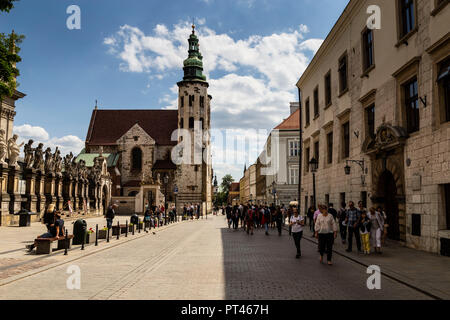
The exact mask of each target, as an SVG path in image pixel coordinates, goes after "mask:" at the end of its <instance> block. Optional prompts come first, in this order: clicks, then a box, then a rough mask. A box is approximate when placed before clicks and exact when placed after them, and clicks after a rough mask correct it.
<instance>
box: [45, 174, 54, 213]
mask: <svg viewBox="0 0 450 320" xmlns="http://www.w3.org/2000/svg"><path fill="white" fill-rule="evenodd" d="M55 181H56V176H55V174H54V173H49V174H47V176H46V177H45V185H44V193H45V198H46V205H49V204H50V203H53V204H55V206H56V196H55Z"/></svg>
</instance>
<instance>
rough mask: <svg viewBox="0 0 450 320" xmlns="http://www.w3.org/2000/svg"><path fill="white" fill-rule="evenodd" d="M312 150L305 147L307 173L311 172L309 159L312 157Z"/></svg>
mask: <svg viewBox="0 0 450 320" xmlns="http://www.w3.org/2000/svg"><path fill="white" fill-rule="evenodd" d="M310 150H311V149H310V148H306V149H305V173H306V172H309V161H310V160H311V159H310V156H311V154H310Z"/></svg>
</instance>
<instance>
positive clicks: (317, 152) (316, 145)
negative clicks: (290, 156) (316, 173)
mask: <svg viewBox="0 0 450 320" xmlns="http://www.w3.org/2000/svg"><path fill="white" fill-rule="evenodd" d="M319 155H320V153H319V141H316V142H314V158H315V159H316V160H317V163H318V164H319ZM317 168H319V165H317Z"/></svg>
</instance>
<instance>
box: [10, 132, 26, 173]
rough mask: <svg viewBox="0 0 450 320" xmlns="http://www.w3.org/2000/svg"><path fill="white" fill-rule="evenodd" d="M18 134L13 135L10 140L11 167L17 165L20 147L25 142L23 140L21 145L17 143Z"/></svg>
mask: <svg viewBox="0 0 450 320" xmlns="http://www.w3.org/2000/svg"><path fill="white" fill-rule="evenodd" d="M18 137H19V136H18V135H17V134H15V135H13V137H12V138H10V139H9V140H8V159H9V165H10V166H11V167H17V158H18V157H19V154H20V148H21V147H22V146H23V145H24V144H25V143H24V142H22V143H21V144H20V145H18V144H17V138H18Z"/></svg>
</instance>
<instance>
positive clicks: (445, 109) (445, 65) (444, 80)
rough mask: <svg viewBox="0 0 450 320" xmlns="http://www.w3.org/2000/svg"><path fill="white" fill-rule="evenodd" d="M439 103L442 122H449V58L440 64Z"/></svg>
mask: <svg viewBox="0 0 450 320" xmlns="http://www.w3.org/2000/svg"><path fill="white" fill-rule="evenodd" d="M437 81H438V86H439V88H438V90H439V102H440V105H441V106H442V107H441V110H442V119H443V121H442V122H448V121H450V58H447V59H446V60H444V61H443V62H441V63H440V66H439V76H438V80H437Z"/></svg>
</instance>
